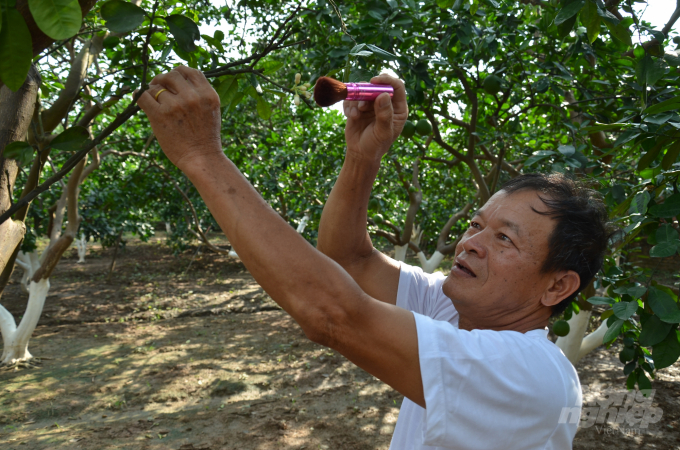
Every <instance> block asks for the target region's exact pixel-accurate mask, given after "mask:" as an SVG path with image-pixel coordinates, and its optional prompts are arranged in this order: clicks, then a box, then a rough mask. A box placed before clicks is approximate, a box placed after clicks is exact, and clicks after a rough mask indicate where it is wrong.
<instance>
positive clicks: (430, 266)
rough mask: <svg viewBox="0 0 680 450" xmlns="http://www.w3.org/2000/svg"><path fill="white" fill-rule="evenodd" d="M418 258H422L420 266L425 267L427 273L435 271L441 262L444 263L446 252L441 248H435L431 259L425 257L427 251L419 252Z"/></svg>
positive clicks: (424, 270)
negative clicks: (441, 250)
mask: <svg viewBox="0 0 680 450" xmlns="http://www.w3.org/2000/svg"><path fill="white" fill-rule="evenodd" d="M418 259H419V260H420V266H421V267H422V268H423V272H425V273H433V272H434V271H435V270H436V269H437V267H439V264H441V263H442V260H443V259H444V254H443V253H440V252H439V250H435V251H434V253H433V254H432V256H431V257H430V259H427V258H426V257H425V253H423V252H418Z"/></svg>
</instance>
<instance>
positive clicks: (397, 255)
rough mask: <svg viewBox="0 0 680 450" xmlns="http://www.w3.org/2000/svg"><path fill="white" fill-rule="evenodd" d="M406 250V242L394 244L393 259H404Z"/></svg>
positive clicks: (402, 260)
mask: <svg viewBox="0 0 680 450" xmlns="http://www.w3.org/2000/svg"><path fill="white" fill-rule="evenodd" d="M406 250H408V244H406V245H395V246H394V259H396V260H397V261H401V262H404V261H406Z"/></svg>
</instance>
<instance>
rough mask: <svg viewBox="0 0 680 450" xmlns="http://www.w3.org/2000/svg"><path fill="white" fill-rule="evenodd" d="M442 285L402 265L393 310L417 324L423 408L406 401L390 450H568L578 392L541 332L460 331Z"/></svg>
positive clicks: (570, 371) (573, 376) (569, 368)
mask: <svg viewBox="0 0 680 450" xmlns="http://www.w3.org/2000/svg"><path fill="white" fill-rule="evenodd" d="M444 280H445V277H444V275H443V274H441V273H436V274H426V273H424V272H423V271H422V270H421V269H420V268H418V267H413V266H408V265H406V264H402V265H401V274H400V276H399V290H398V293H397V306H399V307H401V308H404V309H407V310H410V311H413V313H414V314H413V315H414V316H415V319H416V328H417V332H418V353H419V358H420V371H421V374H422V379H423V391H424V394H425V404H426V405H427V409H423V408H421V407H420V406H418V405H416V404H415V403H413V402H412V401H410V400H409V399H407V398H405V399H404V402H403V404H402V407H401V411H400V412H399V420H397V425H396V428H395V430H394V435H393V436H392V443H391V445H390V450H439V449H456V450H466V449H471V450H472V449H474V450H485V449H489V450H492V449H493V450H520V449H521V450H534V449H536V450H538V449H541V450H558V449H560V450H562V449H571V448H572V441H573V440H574V435H575V434H576V428H577V425H578V423H577V422H578V420H579V417H580V410H581V403H582V399H581V385H580V383H579V380H578V374H577V373H576V370H575V369H574V366H573V365H572V364H571V363H570V362H569V360H568V359H567V358H566V357H565V356H564V354H563V353H562V351H561V350H560V349H559V348H558V347H557V346H556V345H555V344H553V343H552V342H550V340H549V339H548V338H547V335H548V331H547V329H543V330H531V331H529V332H527V333H520V332H517V331H492V330H472V331H466V330H460V329H459V328H458V311H456V309H455V308H454V306H453V303H452V302H451V300H450V299H449V298H448V297H447V296H446V295H444V293H443V292H442V284H443V282H444ZM564 408H567V410H566V411H570V412H571V414H569V415H565V410H564ZM574 408H578V410H576V409H574ZM565 419H567V420H565ZM560 422H563V423H560Z"/></svg>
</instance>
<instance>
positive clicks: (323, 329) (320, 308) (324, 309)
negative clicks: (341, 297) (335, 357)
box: [300, 302, 351, 349]
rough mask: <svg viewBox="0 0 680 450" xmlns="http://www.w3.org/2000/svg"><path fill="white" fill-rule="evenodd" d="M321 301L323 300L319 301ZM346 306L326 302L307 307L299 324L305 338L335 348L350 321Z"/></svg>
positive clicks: (338, 344)
mask: <svg viewBox="0 0 680 450" xmlns="http://www.w3.org/2000/svg"><path fill="white" fill-rule="evenodd" d="M320 303H323V302H320ZM349 316H350V314H349V313H348V310H347V307H346V306H345V305H342V304H339V303H338V302H327V303H326V304H325V305H316V306H315V307H314V308H311V309H309V310H308V311H307V312H306V314H305V317H304V319H303V320H302V321H300V326H301V327H302V331H303V332H304V333H305V336H307V339H309V340H310V341H312V342H314V343H315V344H319V345H323V346H324V347H329V348H332V349H337V348H338V347H339V346H340V344H341V342H342V338H341V336H342V335H343V331H342V330H344V329H346V325H347V323H348V322H350V321H351V319H350V318H349Z"/></svg>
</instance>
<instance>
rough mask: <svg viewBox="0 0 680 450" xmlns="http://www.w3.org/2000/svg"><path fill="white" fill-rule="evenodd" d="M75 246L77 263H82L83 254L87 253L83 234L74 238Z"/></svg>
mask: <svg viewBox="0 0 680 450" xmlns="http://www.w3.org/2000/svg"><path fill="white" fill-rule="evenodd" d="M76 247H77V249H78V263H84V262H85V255H86V254H87V239H85V235H83V234H81V235H80V239H76Z"/></svg>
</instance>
